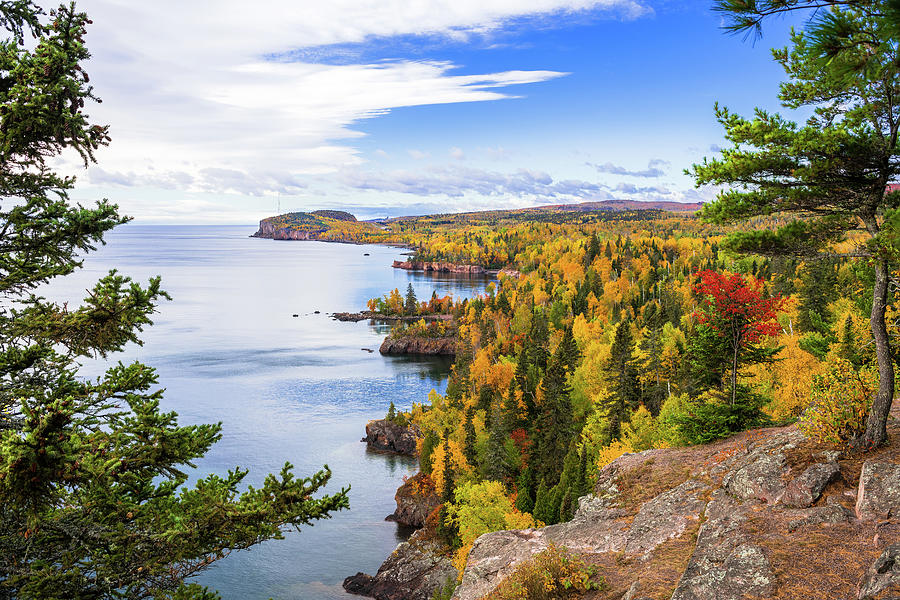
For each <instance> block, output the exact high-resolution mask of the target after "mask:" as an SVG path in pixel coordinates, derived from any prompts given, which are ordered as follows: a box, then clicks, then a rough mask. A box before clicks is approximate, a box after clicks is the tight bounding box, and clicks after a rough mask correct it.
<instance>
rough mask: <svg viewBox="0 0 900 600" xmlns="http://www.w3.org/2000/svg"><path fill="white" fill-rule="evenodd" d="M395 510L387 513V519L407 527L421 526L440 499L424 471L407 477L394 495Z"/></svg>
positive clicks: (438, 504) (439, 502)
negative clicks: (389, 513)
mask: <svg viewBox="0 0 900 600" xmlns="http://www.w3.org/2000/svg"><path fill="white" fill-rule="evenodd" d="M394 500H395V501H396V502H397V510H395V511H394V512H393V514H391V515H388V517H387V520H389V521H396V522H397V523H400V524H401V525H407V526H409V527H422V526H424V525H425V519H427V518H428V515H430V514H431V513H432V512H434V509H436V508H437V507H438V506H440V504H441V499H440V498H439V497H438V495H437V493H436V492H435V491H434V484H432V483H431V480H430V479H429V478H428V476H427V475H425V474H424V473H417V474H416V475H415V476H413V477H410V478H409V479H407V480H406V481H405V482H404V483H403V485H401V486H400V487H399V488H398V489H397V493H396V494H395V495H394Z"/></svg>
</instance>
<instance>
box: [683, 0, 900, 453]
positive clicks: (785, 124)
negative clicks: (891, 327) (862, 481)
mask: <svg viewBox="0 0 900 600" xmlns="http://www.w3.org/2000/svg"><path fill="white" fill-rule="evenodd" d="M855 4H859V5H858V6H853V7H849V8H834V9H833V10H831V11H828V12H826V13H824V14H822V15H821V16H820V17H818V18H817V19H816V20H814V21H813V22H812V23H811V24H810V26H809V27H808V29H809V31H808V33H806V34H804V33H798V32H794V33H793V34H792V36H791V47H790V48H784V49H778V50H775V51H774V52H773V54H774V57H775V59H776V60H777V61H778V62H779V63H781V65H782V66H783V67H784V70H785V72H786V74H787V77H788V79H787V81H786V82H784V83H782V85H781V91H780V94H779V98H780V100H781V102H782V104H783V105H784V106H785V107H787V108H790V109H797V108H801V107H810V108H812V116H810V117H809V118H808V119H807V121H806V123H805V125H803V126H799V125H797V124H796V123H793V122H790V121H788V120H786V119H784V118H782V117H781V116H780V115H777V114H769V113H768V112H765V111H762V110H757V111H756V116H755V118H753V119H752V120H748V119H745V118H743V117H740V116H739V115H736V114H733V113H731V112H730V111H729V110H728V109H726V108H720V107H718V106H717V107H716V116H717V118H718V120H719V122H720V123H721V124H722V125H723V127H724V128H725V135H726V137H727V138H728V140H729V141H730V142H732V144H733V146H732V147H731V148H727V149H725V150H724V151H723V152H722V157H721V158H719V159H714V160H705V161H704V162H703V163H702V164H699V165H694V167H693V169H692V173H693V175H694V177H695V179H696V181H697V184H698V185H701V184H710V183H712V184H719V185H733V186H735V187H732V188H730V189H726V190H724V191H722V192H721V193H720V194H719V195H718V197H717V199H716V201H715V202H713V203H711V204H709V205H707V206H705V207H704V210H703V216H704V218H705V219H707V220H709V221H712V222H715V223H726V222H732V221H740V220H744V219H748V218H751V217H753V216H757V215H770V214H775V213H783V214H789V215H793V216H795V217H796V219H795V220H793V221H791V222H789V223H788V224H786V225H784V226H783V227H780V228H779V229H777V230H774V231H773V230H762V231H751V232H741V233H737V234H734V235H732V236H731V238H730V241H729V246H730V247H731V248H732V249H734V250H737V251H740V252H748V253H754V254H761V255H788V256H794V257H800V258H809V257H812V258H815V257H821V256H823V255H828V254H831V253H832V251H831V248H833V247H834V246H833V244H834V243H835V242H838V241H840V240H843V239H845V238H846V235H847V234H848V233H850V232H854V233H856V234H859V235H861V236H864V237H865V238H867V240H868V241H867V242H866V243H865V244H862V245H860V246H859V247H857V248H855V249H854V250H853V251H851V252H849V253H846V256H847V257H849V258H863V259H866V260H870V261H871V262H872V264H873V266H874V285H873V288H872V310H871V315H870V327H871V329H872V336H873V339H874V341H875V350H876V356H877V360H878V372H879V386H878V391H877V392H876V393H875V398H874V400H873V404H872V408H871V411H870V413H869V420H868V424H867V427H866V431H865V433H864V434H863V435H862V436H860V438H859V439H858V440H857V441H856V444H857V445H859V446H862V447H871V446H875V445H879V444H881V443H883V442H884V440H885V439H886V422H887V417H888V413H889V412H890V406H891V403H892V401H893V395H894V365H893V362H892V352H891V345H890V339H889V336H888V331H887V324H886V322H885V311H886V308H887V304H888V278H889V274H890V271H891V261H892V260H896V256H897V249H898V248H900V244H898V240H900V236H898V234H897V232H898V231H900V226H898V225H900V213H898V211H897V204H898V199H897V195H896V194H888V193H887V192H886V185H887V183H888V182H890V181H892V180H894V179H895V178H896V177H897V175H898V173H900V156H898V147H897V134H898V128H900V107H898V103H897V102H896V98H897V97H898V94H900V76H898V75H900V61H898V60H897V53H898V37H897V35H896V28H895V27H894V26H893V25H894V24H893V23H892V21H891V19H890V18H888V17H887V16H885V15H884V14H883V13H880V12H879V11H878V10H874V11H873V10H870V8H871V7H872V6H876V8H877V7H878V6H885V4H884V3H875V2H872V3H855Z"/></svg>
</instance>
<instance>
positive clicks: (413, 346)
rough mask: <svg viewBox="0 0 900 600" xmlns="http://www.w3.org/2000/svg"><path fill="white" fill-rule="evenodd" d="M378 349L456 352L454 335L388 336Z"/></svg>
mask: <svg viewBox="0 0 900 600" xmlns="http://www.w3.org/2000/svg"><path fill="white" fill-rule="evenodd" d="M378 351H379V352H381V353H382V354H423V355H430V356H453V355H454V354H456V336H449V337H439V338H430V337H420V336H400V337H396V338H392V337H388V338H387V339H385V340H384V342H382V344H381V348H379V349H378Z"/></svg>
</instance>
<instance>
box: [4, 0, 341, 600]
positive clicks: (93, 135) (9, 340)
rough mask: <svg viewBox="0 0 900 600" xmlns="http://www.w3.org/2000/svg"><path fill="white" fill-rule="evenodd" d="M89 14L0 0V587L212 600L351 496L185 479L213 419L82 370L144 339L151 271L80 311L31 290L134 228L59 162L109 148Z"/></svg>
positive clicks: (56, 594) (117, 372)
mask: <svg viewBox="0 0 900 600" xmlns="http://www.w3.org/2000/svg"><path fill="white" fill-rule="evenodd" d="M88 23H89V21H88V19H87V16H86V15H85V14H83V13H79V12H77V11H76V10H75V8H74V5H63V6H61V7H59V8H58V9H56V10H55V11H52V12H51V13H50V14H49V15H46V16H45V15H44V13H43V12H42V11H41V10H40V9H39V8H37V7H36V6H34V5H33V4H32V3H31V2H29V1H28V0H20V1H14V2H0V26H2V27H4V28H6V30H7V32H8V34H9V35H8V39H7V40H5V41H4V42H3V43H2V44H0V63H2V67H0V106H2V107H3V109H2V110H0V196H2V197H3V198H4V200H5V201H6V202H7V203H8V206H9V207H10V208H7V209H6V210H0V225H2V226H0V295H2V296H3V297H4V302H3V303H2V306H0V597H3V598H21V599H23V600H24V599H26V598H51V597H52V598H96V599H100V598H149V597H153V598H158V599H163V598H173V597H177V598H179V599H180V600H187V599H189V598H194V599H201V598H202V599H204V600H209V599H211V598H214V597H217V595H215V594H213V593H210V592H208V591H206V590H204V589H203V588H200V587H199V586H196V585H193V586H192V585H188V584H186V583H185V579H187V578H189V577H191V576H193V575H196V574H198V573H200V572H201V571H203V570H204V569H206V568H207V567H208V566H209V565H211V564H213V563H214V562H215V561H216V560H218V559H219V558H221V557H223V556H225V555H226V554H228V553H229V552H230V551H231V550H234V549H247V548H250V547H252V546H254V545H256V544H258V543H260V542H263V541H265V540H269V539H276V538H280V537H281V536H282V535H283V531H284V530H285V529H288V528H298V527H300V526H302V525H309V524H311V523H312V522H313V521H316V520H318V519H323V518H327V517H328V516H329V515H330V514H331V513H332V512H334V511H337V510H340V509H342V508H346V507H347V506H348V500H347V490H342V491H339V492H337V493H334V494H331V495H326V496H321V497H319V498H316V497H315V495H316V494H317V492H320V491H321V490H322V488H323V487H324V486H325V485H326V483H327V482H328V480H329V478H330V475H331V473H330V471H328V469H327V467H326V468H325V469H323V470H322V471H319V472H318V473H315V474H314V475H312V476H311V477H309V478H299V479H298V478H295V477H294V474H293V473H292V467H291V465H290V464H285V466H284V468H283V469H282V470H281V472H280V473H279V474H278V475H269V476H268V477H266V478H265V480H264V482H263V483H262V485H260V486H259V487H258V488H250V489H247V491H245V492H239V489H241V488H244V487H245V485H244V483H243V481H244V478H245V476H246V475H247V471H244V470H241V469H235V470H233V471H229V472H228V473H227V474H224V475H221V476H219V475H209V476H206V477H202V478H201V479H200V480H199V481H197V482H196V483H195V484H194V485H193V486H187V485H186V483H187V479H188V476H187V475H186V474H185V471H186V470H187V469H188V468H189V467H191V466H192V465H193V463H194V462H195V461H197V460H198V459H200V458H201V457H203V456H204V455H205V454H206V452H207V451H208V450H209V449H210V448H211V447H212V445H213V444H215V442H216V441H218V440H219V439H220V437H221V434H220V431H221V426H220V425H191V426H179V425H178V422H177V415H175V413H171V412H162V411H161V410H160V401H161V399H162V390H161V389H158V388H157V377H156V374H155V372H154V371H153V369H152V368H150V367H148V366H146V365H143V364H140V363H137V362H135V363H132V364H128V365H125V364H121V363H119V364H116V365H114V366H111V367H109V368H108V370H107V371H106V372H105V373H104V374H103V375H102V376H101V377H99V378H98V379H96V380H86V379H84V378H81V377H77V376H76V373H77V370H78V366H79V364H78V361H81V360H85V359H91V358H106V357H108V356H109V355H110V354H112V353H115V352H118V351H120V350H121V349H122V348H123V347H124V346H125V345H126V344H127V343H130V342H134V343H140V339H139V333H140V332H141V331H142V330H143V328H144V327H146V326H149V325H151V324H152V322H151V318H150V317H151V315H152V314H153V312H154V311H155V307H156V304H157V303H158V302H159V301H160V300H162V299H163V298H167V297H168V296H167V295H166V293H165V292H164V291H163V290H162V288H161V284H160V281H159V279H158V278H154V279H151V280H150V282H149V283H148V284H147V285H146V286H142V285H140V284H138V283H136V282H133V281H131V279H129V278H128V277H125V276H123V275H120V274H119V273H117V272H115V271H112V272H110V273H109V274H108V275H106V276H105V277H103V278H101V279H100V281H99V282H98V283H97V284H96V285H95V286H94V287H93V288H92V289H91V290H90V292H89V294H88V298H87V299H86V300H85V302H84V304H83V305H81V306H77V307H73V306H61V305H58V304H55V303H53V302H48V301H47V300H45V299H43V298H40V297H36V296H33V295H31V293H30V292H31V291H32V290H34V289H35V288H36V287H38V286H40V285H43V284H45V283H47V282H48V281H50V280H52V279H54V278H55V277H59V276H65V275H68V274H70V273H72V272H73V271H74V270H75V269H76V268H78V267H79V266H80V265H81V262H80V260H81V259H80V258H79V257H80V256H81V255H83V254H85V253H87V252H89V251H92V250H94V249H95V247H96V246H97V245H98V244H100V243H102V241H103V235H104V234H105V233H106V232H107V231H109V230H111V229H112V228H113V227H115V226H116V225H119V224H121V223H124V222H126V221H128V218H127V217H123V216H121V215H120V214H119V213H118V209H117V207H116V206H115V205H113V204H110V203H108V202H107V201H105V200H104V201H100V202H98V203H97V204H96V206H94V207H82V206H80V205H78V206H74V205H72V204H71V203H70V202H69V197H68V192H69V190H70V189H72V187H73V185H74V178H71V177H61V176H59V175H57V174H55V173H53V172H52V171H51V170H50V166H51V165H52V164H54V163H55V161H56V160H57V159H58V157H59V155H60V154H61V153H62V152H63V149H64V148H65V149H70V150H74V151H75V152H77V153H78V154H79V155H80V156H81V158H82V160H83V162H84V165H85V166H88V165H89V164H90V163H92V162H94V151H95V150H97V149H98V148H99V147H100V146H104V145H106V144H107V142H108V141H109V138H108V137H107V127H106V126H102V125H96V124H92V123H91V122H90V120H89V116H88V115H87V114H86V112H85V110H84V108H85V105H86V103H87V102H90V101H92V100H95V97H94V94H93V91H92V89H91V87H90V86H89V85H88V84H87V82H88V77H87V75H86V73H85V71H84V67H83V64H84V63H85V62H86V61H87V60H88V58H89V56H90V55H89V53H88V50H87V48H86V46H85V36H86V33H87V25H88ZM28 34H30V35H31V36H33V37H34V40H33V41H29V42H28V43H26V42H25V39H24V37H25V36H26V35H28Z"/></svg>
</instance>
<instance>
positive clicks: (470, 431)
mask: <svg viewBox="0 0 900 600" xmlns="http://www.w3.org/2000/svg"><path fill="white" fill-rule="evenodd" d="M474 418H475V407H474V406H470V407H469V409H468V410H467V411H466V420H465V422H464V423H463V430H464V431H465V434H466V442H465V446H464V448H463V452H464V454H465V456H466V461H468V463H469V464H470V465H472V466H473V467H477V466H478V452H477V451H476V449H475V442H476V436H475V423H474V422H473V419H474Z"/></svg>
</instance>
